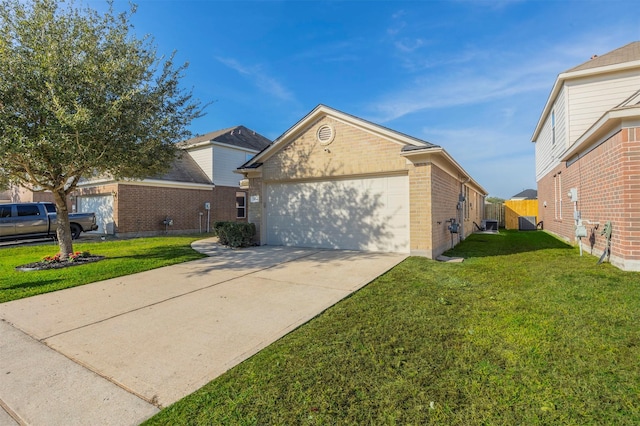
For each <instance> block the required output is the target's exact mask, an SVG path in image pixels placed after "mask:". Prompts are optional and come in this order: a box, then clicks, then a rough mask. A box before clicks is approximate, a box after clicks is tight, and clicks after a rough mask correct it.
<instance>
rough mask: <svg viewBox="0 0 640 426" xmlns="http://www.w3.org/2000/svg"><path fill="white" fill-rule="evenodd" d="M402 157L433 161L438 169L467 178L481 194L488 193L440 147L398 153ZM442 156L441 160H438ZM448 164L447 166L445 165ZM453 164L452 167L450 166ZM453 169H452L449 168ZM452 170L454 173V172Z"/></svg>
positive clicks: (417, 160)
mask: <svg viewBox="0 0 640 426" xmlns="http://www.w3.org/2000/svg"><path fill="white" fill-rule="evenodd" d="M400 155H401V156H402V157H405V158H406V159H407V160H408V161H411V162H412V163H421V162H425V161H427V162H433V164H435V165H437V166H438V167H439V168H440V169H442V170H444V171H445V172H446V173H448V174H449V175H450V176H452V177H454V178H456V179H461V178H463V179H467V178H468V179H469V183H472V184H473V185H474V186H475V188H474V189H475V190H476V191H478V192H480V193H482V194H483V195H485V196H486V195H488V194H489V193H488V192H487V190H486V189H484V188H483V187H482V186H481V185H480V184H479V183H478V182H476V181H475V179H473V178H472V177H471V175H470V174H469V173H467V171H466V170H465V169H463V168H462V166H461V165H460V164H458V162H457V161H456V160H454V159H453V157H452V156H451V155H450V154H449V153H448V152H447V151H446V150H445V149H444V148H442V147H440V146H438V147H433V148H425V149H423V150H417V151H405V152H402V153H401V154H400ZM440 158H442V159H443V160H445V161H444V162H443V161H438V160H439V159H440ZM447 166H449V167H447ZM451 166H453V167H451ZM451 169H453V171H452V170H451ZM454 171H455V172H456V173H454Z"/></svg>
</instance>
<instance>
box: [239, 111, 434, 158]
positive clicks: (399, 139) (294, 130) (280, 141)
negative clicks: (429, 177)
mask: <svg viewBox="0 0 640 426" xmlns="http://www.w3.org/2000/svg"><path fill="white" fill-rule="evenodd" d="M325 116H328V117H331V118H332V119H334V120H336V121H339V122H341V123H343V124H349V125H351V126H354V127H357V128H359V129H360V130H363V131H367V132H368V133H371V134H373V135H376V136H379V137H382V138H384V139H387V140H389V141H390V142H395V143H397V144H400V145H413V146H423V145H424V141H419V140H418V139H416V138H412V137H410V136H407V135H404V134H402V133H398V132H396V131H394V130H390V129H387V128H386V127H383V126H380V125H378V124H373V123H370V122H368V121H366V120H363V119H360V118H357V117H354V116H352V115H348V114H345V113H343V112H340V111H338V110H335V109H333V108H330V107H327V106H325V105H318V106H317V107H316V108H314V109H313V111H311V112H310V113H309V114H307V115H306V116H305V117H303V118H302V120H300V121H298V122H297V123H296V124H294V125H293V126H292V127H291V128H289V130H287V131H286V132H284V133H283V134H282V135H281V136H280V137H278V138H277V139H276V140H275V141H273V143H272V144H271V145H269V147H268V148H267V149H265V150H264V151H262V152H260V153H259V154H258V155H256V156H255V157H253V159H252V160H251V163H258V162H262V163H263V162H265V161H266V160H268V159H269V158H270V157H271V156H272V155H273V154H275V153H276V152H278V151H279V150H280V149H281V147H282V146H285V145H286V144H287V143H288V142H289V141H292V140H294V139H295V138H296V137H297V136H298V135H299V134H301V133H304V132H305V131H307V130H308V129H309V128H310V127H311V126H313V125H314V124H316V123H317V122H318V121H319V120H320V119H322V118H324V117H325Z"/></svg>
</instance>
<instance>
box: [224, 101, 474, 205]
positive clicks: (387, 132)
mask: <svg viewBox="0 0 640 426" xmlns="http://www.w3.org/2000/svg"><path fill="white" fill-rule="evenodd" d="M327 116H329V117H331V118H332V119H334V120H337V121H341V122H343V123H345V124H348V125H350V126H354V127H356V128H358V129H360V130H362V131H365V132H369V133H372V134H374V135H376V136H378V137H381V138H384V139H387V140H389V141H391V142H395V143H397V144H399V145H402V148H401V149H400V152H399V154H400V155H401V156H403V157H405V158H407V159H409V158H415V157H421V156H428V155H435V156H439V157H441V158H443V159H444V161H445V162H446V163H447V164H448V165H449V166H450V167H451V168H453V169H454V170H456V171H457V172H458V173H460V174H462V175H463V176H465V177H468V180H467V182H472V183H473V184H474V185H475V186H476V187H477V188H478V190H479V191H480V192H482V193H483V194H484V195H486V194H487V191H486V190H485V189H484V188H483V187H482V186H480V184H478V183H477V182H476V181H475V180H474V179H473V178H471V176H470V175H469V174H468V173H467V172H466V171H465V170H464V169H463V168H462V167H461V166H460V165H459V164H458V163H457V162H456V161H455V160H454V159H453V157H451V156H450V155H449V153H447V152H446V151H445V150H444V148H442V147H441V146H439V145H435V144H432V143H431V142H427V141H424V140H422V139H418V138H415V137H413V136H409V135H406V134H404V133H401V132H397V131H395V130H391V129H389V128H387V127H384V126H381V125H379V124H375V123H372V122H370V121H367V120H364V119H362V118H359V117H356V116H354V115H351V114H347V113H344V112H342V111H338V110H337V109H333V108H331V107H328V106H326V105H322V104H320V105H318V106H316V107H315V108H314V109H313V110H312V111H311V112H310V113H309V114H307V115H305V116H304V117H303V118H302V119H301V120H300V121H298V122H297V123H296V124H294V125H293V126H292V127H290V128H289V129H288V130H287V131H286V132H284V133H283V134H282V135H281V136H279V137H278V138H277V139H276V140H275V141H273V144H271V145H269V146H268V147H266V148H265V149H263V150H262V151H260V152H259V153H258V154H256V155H255V156H254V157H253V158H252V159H251V160H249V161H247V162H246V163H244V164H243V165H242V166H240V167H238V168H237V169H236V173H241V174H242V173H247V174H248V173H251V172H255V171H256V170H259V169H260V166H262V164H263V163H264V162H265V161H266V160H268V159H269V158H270V157H271V156H272V155H274V154H275V153H277V152H278V151H280V150H281V149H283V148H284V147H286V146H287V144H289V143H290V142H291V141H293V140H295V139H296V138H297V137H298V136H299V135H301V134H302V133H304V132H305V131H307V130H308V129H309V128H310V127H311V126H313V125H314V124H315V123H317V122H318V121H319V120H321V119H322V118H324V117H327Z"/></svg>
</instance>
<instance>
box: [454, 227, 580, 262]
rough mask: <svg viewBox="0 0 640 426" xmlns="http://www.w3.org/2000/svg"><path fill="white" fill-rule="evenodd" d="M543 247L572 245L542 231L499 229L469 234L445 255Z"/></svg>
mask: <svg viewBox="0 0 640 426" xmlns="http://www.w3.org/2000/svg"><path fill="white" fill-rule="evenodd" d="M545 249H566V250H571V249H573V246H571V245H570V244H567V243H565V242H564V241H561V240H559V239H558V238H556V237H554V236H552V235H550V234H548V233H546V232H542V231H514V230H509V231H507V230H504V229H502V230H500V232H499V233H498V234H484V233H483V234H480V233H478V234H471V235H469V236H468V237H467V238H466V239H465V240H464V241H463V242H461V243H460V244H458V245H457V246H456V247H454V248H453V249H451V250H448V251H446V252H445V253H444V254H445V255H446V256H457V257H464V258H471V257H488V256H507V255H510V254H517V253H525V252H532V251H537V250H545Z"/></svg>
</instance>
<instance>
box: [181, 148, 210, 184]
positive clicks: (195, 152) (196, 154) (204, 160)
mask: <svg viewBox="0 0 640 426" xmlns="http://www.w3.org/2000/svg"><path fill="white" fill-rule="evenodd" d="M187 152H188V153H189V155H191V157H192V158H193V159H194V161H195V162H196V163H198V166H200V168H201V169H202V170H203V171H204V172H205V174H206V175H207V177H208V178H209V179H210V180H211V181H212V182H213V147H212V146H211V145H208V146H204V147H200V148H194V149H190V150H188V151H187Z"/></svg>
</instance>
